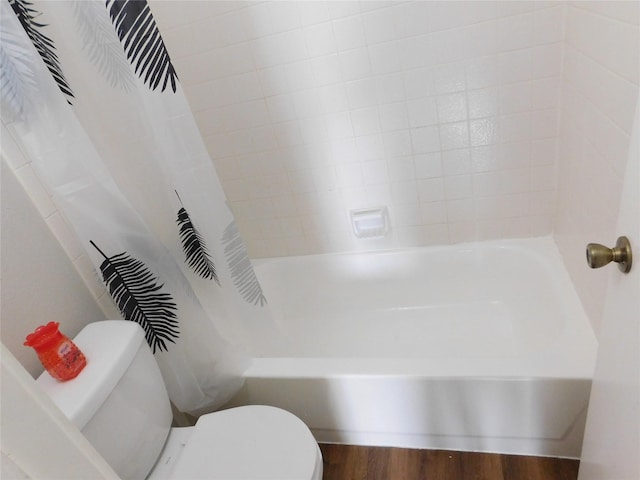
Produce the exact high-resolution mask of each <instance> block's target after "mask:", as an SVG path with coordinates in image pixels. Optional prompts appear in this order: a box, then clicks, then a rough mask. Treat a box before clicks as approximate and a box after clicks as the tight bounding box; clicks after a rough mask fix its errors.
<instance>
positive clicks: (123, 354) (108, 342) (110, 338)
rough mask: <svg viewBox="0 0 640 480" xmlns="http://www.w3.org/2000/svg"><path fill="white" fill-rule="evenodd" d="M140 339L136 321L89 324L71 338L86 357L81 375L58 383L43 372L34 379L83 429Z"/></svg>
mask: <svg viewBox="0 0 640 480" xmlns="http://www.w3.org/2000/svg"><path fill="white" fill-rule="evenodd" d="M143 341H144V332H143V330H142V328H141V327H140V326H139V325H138V324H137V323H134V322H129V321H125V320H104V321H100V322H95V323H90V324H88V325H87V326H85V327H84V328H83V329H82V330H81V331H80V333H78V335H77V336H76V337H75V338H74V339H73V342H74V343H75V344H76V345H77V346H78V348H80V350H81V351H82V352H83V353H84V355H85V357H86V358H87V365H86V367H84V369H83V370H82V371H81V372H80V374H79V375H78V376H77V377H76V378H74V379H72V380H69V381H66V382H59V381H57V380H55V379H54V378H53V377H51V375H49V373H47V372H46V371H45V372H43V373H42V375H40V376H39V377H38V379H37V380H36V381H37V383H38V384H39V385H40V386H41V387H42V388H43V389H44V390H45V392H46V393H47V394H48V395H49V396H50V397H51V399H52V400H53V401H54V403H55V404H56V405H57V406H58V407H59V408H60V410H62V412H63V413H64V414H65V415H66V416H67V418H69V419H70V420H71V421H72V422H73V423H74V424H75V425H76V426H77V427H78V428H79V429H82V428H84V426H85V425H86V424H87V422H88V421H89V420H90V419H91V418H92V417H93V415H94V414H95V413H96V411H97V410H98V408H100V407H101V406H102V404H103V403H104V401H105V400H106V399H107V397H108V396H109V394H110V393H111V391H112V390H113V388H114V387H115V386H116V384H117V383H118V381H119V380H120V378H121V377H122V376H123V375H124V373H125V372H126V370H127V368H129V365H130V364H131V362H132V360H133V358H134V357H135V356H136V353H137V352H138V350H139V349H140V346H141V344H142V343H143Z"/></svg>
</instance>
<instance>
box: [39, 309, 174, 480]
mask: <svg viewBox="0 0 640 480" xmlns="http://www.w3.org/2000/svg"><path fill="white" fill-rule="evenodd" d="M73 341H74V343H75V344H76V345H77V346H78V347H79V348H80V350H82V352H83V353H84V354H85V356H86V357H87V366H86V367H85V368H84V370H83V371H82V372H80V374H79V375H78V376H77V377H76V378H74V379H73V380H70V381H68V382H58V381H57V380H55V379H53V378H52V377H51V376H50V375H49V374H48V373H47V372H44V373H43V374H42V375H41V376H40V377H39V378H38V380H37V382H38V384H39V385H40V386H42V388H44V390H45V391H46V392H47V393H48V394H49V396H50V397H51V398H52V399H53V401H54V402H55V403H56V405H57V406H58V407H59V408H60V409H61V410H62V412H63V413H64V414H65V415H66V416H67V417H68V418H69V419H70V420H71V421H72V422H73V423H74V424H75V425H76V426H77V427H78V428H79V429H80V431H81V432H82V433H83V434H84V435H85V437H86V438H87V439H88V440H89V442H91V444H92V445H93V446H94V447H95V449H96V450H97V451H98V452H99V453H100V454H101V455H102V456H103V457H104V459H105V460H106V461H107V463H109V465H111V467H112V468H113V469H114V470H115V471H116V473H117V474H118V475H119V476H120V477H121V478H123V479H133V478H135V479H142V478H145V477H146V476H147V475H148V473H149V472H150V470H151V468H152V467H153V465H154V464H155V462H156V460H157V458H158V456H159V455H160V452H161V451H162V447H163V446H164V443H165V440H166V439H167V436H168V434H169V430H170V427H171V421H172V413H171V406H170V404H169V397H168V395H167V390H166V388H165V386H164V382H163V380H162V376H161V374H160V369H159V368H158V365H157V363H156V361H155V359H154V358H153V354H152V353H151V350H150V349H149V346H148V345H147V342H146V341H145V339H144V332H143V330H142V328H140V326H139V325H138V324H136V323H133V322H128V321H124V320H105V321H101V322H96V323H91V324H89V325H87V326H86V327H85V328H84V329H83V330H82V331H81V332H80V333H79V334H78V335H77V336H76V337H75V338H74V340H73Z"/></svg>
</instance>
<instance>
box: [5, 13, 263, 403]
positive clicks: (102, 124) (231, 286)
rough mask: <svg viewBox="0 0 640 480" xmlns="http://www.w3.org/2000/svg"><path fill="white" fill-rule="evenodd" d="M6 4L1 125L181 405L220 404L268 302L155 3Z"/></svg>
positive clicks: (237, 376) (234, 383) (237, 377)
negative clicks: (141, 333) (135, 326)
mask: <svg viewBox="0 0 640 480" xmlns="http://www.w3.org/2000/svg"><path fill="white" fill-rule="evenodd" d="M1 1H2V5H1V7H0V8H1V11H0V13H1V16H0V19H1V22H2V25H1V32H0V33H1V35H2V37H1V42H0V46H1V48H0V61H1V65H2V73H1V77H0V78H1V80H2V85H1V87H2V92H1V93H2V121H3V122H4V123H5V124H6V125H7V127H8V128H9V130H10V131H11V132H12V134H13V136H14V137H15V138H16V139H17V140H18V142H19V143H20V145H21V147H22V149H23V150H24V152H25V153H26V154H27V155H28V157H29V158H30V159H31V161H32V162H33V163H32V164H33V166H34V168H35V170H36V171H37V173H38V174H39V176H40V177H41V179H42V180H43V181H44V182H45V183H46V184H47V186H48V188H49V190H50V191H51V192H52V194H53V195H54V199H55V200H56V203H57V205H58V207H59V208H60V210H61V211H62V212H63V213H64V215H65V216H66V217H67V219H68V220H69V221H70V222H71V224H72V225H73V227H74V229H75V230H76V232H77V234H78V236H79V238H80V239H81V241H82V242H83V244H84V246H85V248H86V251H87V254H88V256H89V257H90V258H91V260H92V262H93V263H94V265H95V267H96V271H97V272H98V274H99V275H100V277H101V278H102V279H103V281H104V283H105V286H106V287H107V289H108V291H109V292H110V293H111V296H112V298H113V299H114V302H115V304H116V305H117V306H118V308H119V310H120V312H121V313H122V316H123V318H125V319H127V320H132V321H136V322H138V323H139V324H140V325H141V326H142V327H143V328H144V329H145V333H146V338H147V341H148V342H149V345H150V346H151V348H152V349H153V351H154V353H155V356H156V359H157V361H158V363H159V365H160V368H161V370H162V374H163V376H164V379H165V382H166V384H167V388H168V391H169V396H170V397H171V400H172V401H173V403H174V404H175V405H176V407H177V408H178V409H180V410H181V411H184V412H188V413H193V414H198V413H201V412H203V411H207V410H210V409H213V408H215V407H217V406H220V405H222V404H223V403H224V402H226V401H227V400H228V399H229V398H230V397H231V396H232V395H233V394H234V393H235V392H236V391H237V390H238V389H239V388H240V386H241V385H242V377H241V373H242V371H243V370H244V369H245V368H246V366H247V364H248V357H247V356H246V355H245V354H244V353H243V352H242V349H241V347H240V345H241V344H242V339H243V335H244V333H243V329H246V328H248V326H250V325H251V322H254V323H255V322H256V321H261V320H265V321H267V320H266V315H265V314H264V308H263V307H264V305H265V303H266V301H265V298H264V296H263V294H262V290H261V288H260V285H259V283H258V281H257V279H256V277H255V274H254V272H253V269H252V267H251V263H250V261H249V259H248V257H247V254H246V249H245V247H244V243H243V242H242V240H241V239H240V237H239V234H238V231H237V229H236V227H235V223H234V220H233V216H232V214H231V212H230V211H229V209H228V208H227V206H226V203H225V196H224V192H223V191H222V188H221V186H220V183H219V180H218V178H217V175H216V172H215V170H214V168H213V164H212V162H211V159H210V158H209V155H208V153H207V151H206V149H205V147H204V144H203V142H202V139H201V138H200V135H199V132H198V130H197V127H196V124H195V122H194V120H193V117H192V114H191V111H190V109H189V106H188V104H187V101H186V98H185V96H184V94H183V91H182V89H181V87H180V82H179V79H178V75H177V74H176V72H175V70H174V68H173V65H172V64H171V60H170V58H169V55H168V52H167V51H166V49H165V46H164V44H163V41H162V38H161V35H160V32H159V31H158V29H157V27H156V25H155V22H154V20H153V16H152V13H151V11H150V9H149V7H148V5H147V3H146V1H144V0H142V1H140V0H136V1H133V0H131V1H116V0H108V1H106V2H105V1H104V0H102V1H100V0H96V1H93V0H89V1H86V0H75V1H58V2H47V1H27V0H9V1H7V0H1Z"/></svg>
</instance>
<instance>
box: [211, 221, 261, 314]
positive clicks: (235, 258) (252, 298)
mask: <svg viewBox="0 0 640 480" xmlns="http://www.w3.org/2000/svg"><path fill="white" fill-rule="evenodd" d="M222 244H223V245H224V255H225V258H226V260H227V265H228V266H229V270H230V271H231V279H232V280H233V284H234V285H235V286H236V288H237V289H238V292H239V293H240V296H241V297H242V298H244V299H245V300H246V301H247V302H248V303H251V304H253V305H258V304H260V306H261V307H262V306H264V305H265V304H266V303H267V299H266V298H265V297H264V294H263V293H262V287H261V286H260V283H259V282H258V279H257V277H256V273H255V272H254V271H253V266H252V265H251V260H250V259H249V255H248V254H247V249H246V247H245V245H244V242H243V241H242V237H240V231H239V230H238V227H237V225H236V222H234V221H233V220H232V221H231V223H229V225H228V226H227V228H225V230H224V233H223V235H222Z"/></svg>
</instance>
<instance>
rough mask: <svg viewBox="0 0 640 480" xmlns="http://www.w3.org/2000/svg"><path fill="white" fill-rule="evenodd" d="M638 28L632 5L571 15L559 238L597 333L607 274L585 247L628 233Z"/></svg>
mask: <svg viewBox="0 0 640 480" xmlns="http://www.w3.org/2000/svg"><path fill="white" fill-rule="evenodd" d="M639 23H640V3H639V2H635V1H634V2H575V3H571V4H569V6H568V9H567V17H566V33H565V42H566V43H565V58H564V71H563V76H562V80H563V83H562V90H561V99H562V106H561V118H562V121H561V127H560V142H559V179H558V198H557V202H556V209H557V216H556V220H555V224H554V237H555V239H556V242H557V244H558V246H559V248H560V251H561V253H562V256H563V258H564V262H565V265H566V267H567V269H568V271H569V273H570V274H571V277H572V279H573V282H574V285H575V286H576V289H577V291H578V293H579V294H580V297H581V299H582V303H583V305H584V307H585V309H586V311H587V313H588V314H589V317H590V318H591V321H592V324H593V326H594V330H595V331H596V333H597V332H598V331H599V327H600V325H599V322H600V319H601V317H602V315H601V314H602V309H603V306H604V298H605V293H606V290H607V282H608V279H609V272H608V271H607V269H600V270H591V269H589V268H588V266H587V264H586V262H585V258H584V249H585V245H586V244H587V243H589V242H597V243H602V244H605V245H609V246H613V245H614V244H615V241H616V237H617V236H618V235H623V234H625V232H617V231H616V223H617V220H618V205H619V202H620V194H621V190H622V180H623V175H624V172H625V166H626V164H627V155H628V149H629V141H630V133H631V128H632V124H633V115H634V112H635V109H636V108H637V105H636V104H637V102H638V84H639V77H640V65H639V62H640V37H639V26H638V25H639ZM636 181H640V179H636Z"/></svg>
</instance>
